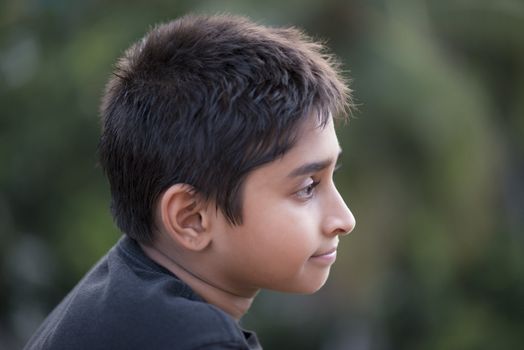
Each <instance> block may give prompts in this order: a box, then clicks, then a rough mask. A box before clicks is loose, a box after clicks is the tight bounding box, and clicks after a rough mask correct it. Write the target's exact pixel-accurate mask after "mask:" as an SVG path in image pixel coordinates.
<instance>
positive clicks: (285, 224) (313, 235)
mask: <svg viewBox="0 0 524 350" xmlns="http://www.w3.org/2000/svg"><path fill="white" fill-rule="evenodd" d="M249 226H250V232H253V233H255V232H256V234H255V235H253V236H252V242H251V243H252V248H253V250H254V251H256V252H260V253H263V254H268V255H270V256H273V257H274V259H278V260H288V261H289V263H290V264H293V262H294V261H295V260H304V259H307V258H309V256H310V255H311V254H312V253H313V252H314V250H316V249H317V248H318V247H317V246H316V244H317V242H318V232H317V231H318V230H317V225H316V224H315V223H314V217H313V216H312V215H311V214H309V212H308V210H307V208H306V207H305V206H299V205H296V204H294V203H290V204H288V203H285V202H284V203H282V204H280V205H278V206H273V207H272V208H266V209H264V210H262V211H261V212H259V215H257V216H256V218H255V217H254V218H253V220H252V221H251V222H250V225H249Z"/></svg>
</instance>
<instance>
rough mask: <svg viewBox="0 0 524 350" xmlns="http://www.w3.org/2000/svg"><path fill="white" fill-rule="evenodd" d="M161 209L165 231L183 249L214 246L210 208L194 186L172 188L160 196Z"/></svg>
mask: <svg viewBox="0 0 524 350" xmlns="http://www.w3.org/2000/svg"><path fill="white" fill-rule="evenodd" d="M157 210H158V211H159V213H158V214H160V218H159V219H160V221H161V224H162V227H163V228H164V230H165V232H166V233H167V234H168V235H169V236H170V237H171V238H172V239H174V240H175V241H176V242H177V243H178V244H180V245H181V246H182V247H184V248H186V249H189V250H192V251H201V250H204V249H205V248H206V247H207V246H209V244H210V243H211V231H210V230H209V217H208V213H207V205H206V203H204V200H203V199H202V198H201V197H200V196H199V195H198V193H197V192H196V191H195V189H194V188H193V187H191V186H189V185H186V184H175V185H173V186H171V187H169V188H168V189H167V190H166V191H165V192H164V193H163V194H162V195H161V196H160V199H159V203H158V209H157Z"/></svg>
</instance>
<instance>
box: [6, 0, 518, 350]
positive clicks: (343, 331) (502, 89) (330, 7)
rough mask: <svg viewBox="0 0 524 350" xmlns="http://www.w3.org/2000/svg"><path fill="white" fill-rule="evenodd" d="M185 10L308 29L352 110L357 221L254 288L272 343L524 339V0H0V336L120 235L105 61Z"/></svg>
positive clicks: (20, 334)
mask: <svg viewBox="0 0 524 350" xmlns="http://www.w3.org/2000/svg"><path fill="white" fill-rule="evenodd" d="M187 12H204V13H215V12H229V13H234V14H244V15H248V16H250V17H251V18H253V19H255V20H257V21H259V22H262V23H266V24H269V25H293V26H298V27H302V28H304V29H305V31H306V32H308V33H309V34H311V35H313V36H314V37H317V38H323V39H326V40H327V42H328V46H329V47H330V48H331V50H332V51H333V52H334V53H336V54H337V55H338V56H339V57H340V58H341V60H342V62H343V64H344V67H345V69H346V70H347V74H348V75H349V76H351V78H352V88H353V89H354V90H355V99H356V101H357V103H358V112H356V113H355V117H354V118H353V119H352V120H351V121H350V123H349V125H348V126H347V127H345V128H340V129H339V137H340V141H341V143H342V146H343V148H344V159H343V163H344V167H343V168H342V169H341V171H340V172H339V173H338V175H337V181H338V184H339V188H340V190H341V192H342V195H343V196H344V198H345V199H346V200H347V202H348V204H349V206H350V207H351V209H352V210H353V212H354V214H355V216H356V218H357V222H358V224H357V228H356V229H355V231H354V232H353V233H352V234H351V235H349V236H348V237H345V238H344V239H343V240H342V242H341V249H340V252H339V258H338V261H337V263H336V264H335V266H334V267H333V269H332V275H331V278H330V280H329V282H328V283H327V284H326V286H325V287H324V288H323V289H322V290H321V291H320V292H319V293H317V294H315V295H313V296H294V295H286V294H280V293H274V292H262V293H261V294H260V296H259V298H258V299H257V300H256V301H255V304H254V306H253V308H252V310H251V311H250V313H249V314H248V315H247V316H246V317H245V319H244V325H245V326H246V327H247V328H253V329H255V330H257V331H258V334H259V337H260V339H261V342H262V344H263V345H265V348H267V349H305V350H307V349H329V350H338V349H352V350H367V349H370V350H380V349H408V350H409V349H426V350H428V349H429V350H432V349H435V350H436V349H447V350H450V349H451V350H453V349H516V348H520V347H522V344H524V2H523V1H519V0H498V1H489V0H476V1H474V0H459V1H451V0H440V1H439V0H426V1H416V0H396V1H393V0H392V1H386V0H371V1H364V0H360V1H358V0H353V1H335V0H322V1H321V0H300V1H299V0H293V1H282V0H280V1H277V0H266V1H240V0H238V1H225V0H213V1H211V0H210V1H167V0H151V1H136V0H135V1H101V0H98V1H96V0H84V1H66V0H18V1H14V0H13V1H3V2H0V106H1V108H0V349H17V348H20V347H21V346H22V345H23V344H24V343H25V341H26V340H27V339H28V337H29V336H30V335H31V334H32V332H33V331H34V330H35V328H36V327H37V326H38V325H39V323H40V322H41V321H42V319H43V317H45V315H46V314H47V313H48V312H49V311H50V310H51V309H52V308H53V306H55V305H56V304H57V303H58V302H59V301H60V300H61V298H63V296H64V295H65V293H67V291H68V290H69V289H70V288H71V287H72V286H73V285H74V284H75V283H76V282H77V281H78V280H79V278H81V276H82V275H83V274H84V273H85V272H86V271H87V269H89V267H90V266H91V265H92V264H93V263H94V262H95V261H96V260H98V258H99V257H100V256H101V255H103V254H104V252H105V251H106V250H107V249H108V248H109V247H110V246H111V245H112V244H113V243H114V242H115V241H116V240H117V239H118V237H119V233H118V232H117V230H116V228H115V227H114V225H113V223H112V221H111V217H110V214H109V210H108V203H109V193H108V186H107V185H106V183H105V180H104V178H103V176H102V173H101V170H100V169H99V168H98V167H97V166H96V162H97V160H96V155H95V151H96V145H97V142H98V134H99V122H98V103H99V98H100V96H101V93H102V90H103V87H104V84H105V82H106V80H107V79H108V77H109V75H110V72H111V69H112V65H113V63H114V62H115V60H116V58H117V57H118V56H119V55H120V54H121V53H122V52H123V50H124V49H126V48H127V47H128V46H129V45H130V44H131V43H132V42H133V41H135V40H137V39H138V38H140V37H141V36H142V35H143V34H144V32H145V31H146V30H147V29H148V28H149V27H150V26H151V25H152V24H154V23H157V22H159V21H166V20H169V19H172V18H174V17H177V16H179V15H182V14H185V13H187Z"/></svg>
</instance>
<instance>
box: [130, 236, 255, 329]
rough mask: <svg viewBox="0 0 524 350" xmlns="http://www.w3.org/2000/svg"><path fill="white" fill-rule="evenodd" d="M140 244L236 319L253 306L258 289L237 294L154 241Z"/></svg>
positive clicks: (149, 253) (160, 262)
mask: <svg viewBox="0 0 524 350" xmlns="http://www.w3.org/2000/svg"><path fill="white" fill-rule="evenodd" d="M140 246H141V247H142V250H143V251H144V253H145V254H146V255H147V256H148V257H149V258H150V259H152V260H153V261H155V262H156V263H157V264H159V265H161V266H163V267H164V268H166V269H167V270H169V271H170V272H172V273H173V274H174V275H175V276H177V277H178V278H179V279H180V280H182V281H183V282H185V283H186V284H187V285H189V287H191V289H192V290H193V291H194V292H195V293H197V294H198V295H200V297H202V298H203V299H204V300H205V301H206V302H208V303H210V304H212V305H215V306H216V307H218V308H220V309H221V310H223V311H224V312H226V313H228V314H229V315H231V316H232V317H233V318H234V319H235V320H237V321H239V320H240V319H241V318H242V316H244V315H245V314H246V312H247V311H248V310H249V308H250V307H251V303H252V302H253V299H254V298H255V295H256V291H255V292H253V293H251V294H250V295H248V296H242V295H238V294H235V293H234V292H231V291H228V290H227V289H225V288H223V287H220V286H219V285H217V284H215V283H213V282H211V281H210V280H209V279H206V278H204V277H201V276H199V275H198V274H197V273H194V272H192V269H190V268H187V267H185V266H184V265H183V264H181V263H179V262H178V261H177V259H176V258H174V257H173V256H171V255H170V254H169V253H168V252H165V251H164V250H162V249H160V248H159V247H157V246H155V244H154V243H153V244H151V245H146V244H140Z"/></svg>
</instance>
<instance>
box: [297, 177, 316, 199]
mask: <svg viewBox="0 0 524 350" xmlns="http://www.w3.org/2000/svg"><path fill="white" fill-rule="evenodd" d="M319 184H320V181H313V182H312V183H310V184H309V185H307V186H306V187H304V188H303V189H301V190H299V191H297V192H296V193H295V194H296V196H297V197H298V198H300V199H302V200H309V199H311V198H313V195H314V194H315V188H316V187H317V186H318V185H319Z"/></svg>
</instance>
